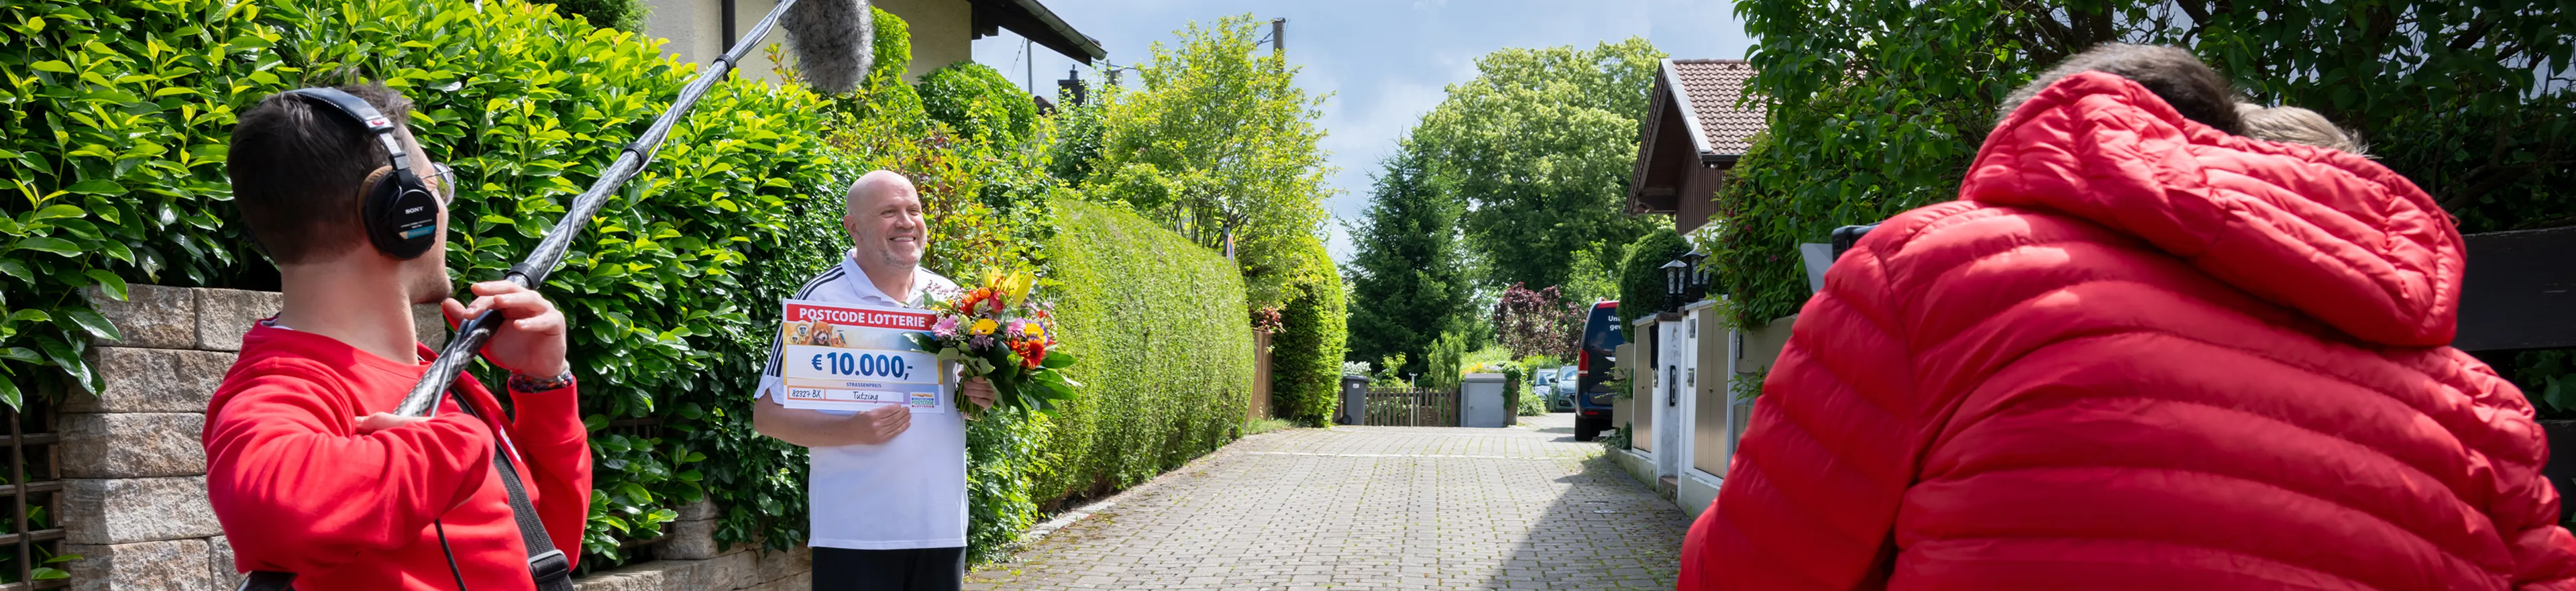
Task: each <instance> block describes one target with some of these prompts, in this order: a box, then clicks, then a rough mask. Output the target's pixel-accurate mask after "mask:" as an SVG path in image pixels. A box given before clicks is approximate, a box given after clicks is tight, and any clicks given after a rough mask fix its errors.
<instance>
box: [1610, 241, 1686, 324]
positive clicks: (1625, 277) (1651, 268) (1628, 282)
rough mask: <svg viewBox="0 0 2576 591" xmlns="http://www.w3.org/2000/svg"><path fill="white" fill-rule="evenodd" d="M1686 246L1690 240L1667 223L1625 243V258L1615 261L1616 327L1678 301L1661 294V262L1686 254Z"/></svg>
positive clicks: (1670, 260) (1662, 279)
mask: <svg viewBox="0 0 2576 591" xmlns="http://www.w3.org/2000/svg"><path fill="white" fill-rule="evenodd" d="M1690 249H1691V246H1690V243H1689V242H1686V241H1683V240H1682V237H1681V235H1680V234H1675V233H1673V229H1672V227H1670V226H1666V227H1659V228H1655V229H1654V230H1651V231H1648V232H1646V235H1645V236H1641V237H1638V238H1637V242H1636V243H1634V244H1630V245H1629V246H1628V258H1627V260H1624V261H1620V262H1619V329H1620V330H1627V329H1628V328H1629V326H1628V321H1631V320H1636V319H1638V318H1640V317H1644V316H1645V315H1647V314H1651V313H1654V312H1657V311H1661V310H1667V309H1671V308H1672V307H1673V306H1675V305H1678V304H1681V303H1682V302H1674V301H1668V300H1671V299H1672V298H1671V297H1670V296H1667V295H1665V293H1664V291H1665V289H1664V287H1665V284H1666V283H1667V281H1666V280H1665V278H1664V264H1665V263H1670V262H1673V259H1677V258H1681V256H1682V255H1684V254H1689V253H1690ZM1628 340H1631V341H1634V340H1636V339H1633V338H1632V339H1628Z"/></svg>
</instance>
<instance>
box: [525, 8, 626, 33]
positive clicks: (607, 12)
mask: <svg viewBox="0 0 2576 591" xmlns="http://www.w3.org/2000/svg"><path fill="white" fill-rule="evenodd" d="M542 3H543V4H553V5H555V8H556V9H558V10H562V11H564V14H565V15H567V16H572V17H575V18H579V19H582V20H584V21H588V22H589V23H590V26H593V27H599V28H602V29H617V30H620V31H626V32H630V33H632V32H638V31H642V30H644V13H646V12H651V9H649V8H646V7H645V6H644V2H643V0H553V1H551V2H542Z"/></svg>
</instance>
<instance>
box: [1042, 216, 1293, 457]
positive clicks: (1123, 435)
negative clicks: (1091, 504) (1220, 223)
mask: <svg viewBox="0 0 2576 591" xmlns="http://www.w3.org/2000/svg"><path fill="white" fill-rule="evenodd" d="M1055 211H1056V216H1057V222H1058V224H1059V228H1058V230H1057V232H1056V233H1055V236H1054V237H1052V238H1050V239H1049V240H1048V241H1047V242H1046V244H1045V249H1046V252H1047V261H1048V279H1050V280H1051V281H1053V282H1054V283H1055V287H1053V288H1051V289H1050V291H1047V292H1046V297H1049V298H1052V301H1053V302H1054V304H1055V306H1056V316H1057V318H1058V319H1059V321H1060V322H1061V325H1062V327H1063V329H1064V335H1065V336H1064V343H1065V347H1066V350H1067V351H1069V352H1072V353H1073V354H1075V355H1077V356H1080V357H1081V359H1082V363H1081V364H1079V365H1075V366H1074V367H1073V368H1072V369H1071V370H1069V371H1071V372H1072V376H1071V377H1073V378H1074V379H1075V380H1077V381H1080V382H1082V383H1083V384H1084V386H1083V388H1082V391H1081V394H1080V395H1079V397H1078V398H1077V399H1075V400H1074V401H1073V402H1072V403H1070V404H1067V405H1066V406H1065V407H1064V408H1063V409H1061V410H1059V411H1057V412H1056V413H1055V414H1054V415H1053V416H1052V417H1049V418H1050V420H1052V421H1053V426H1052V431H1051V432H1050V433H1049V434H1048V436H1047V438H1046V440H1045V442H1044V444H1043V445H1042V446H1040V448H1039V449H1041V450H1042V451H1040V452H1039V453H1041V454H1043V456H1044V460H1043V462H1044V463H1045V465H1046V466H1045V468H1046V469H1045V470H1043V471H1041V472H1039V473H1037V474H1035V475H1034V477H1035V485H1034V488H1033V490H1032V492H1031V495H1030V498H1032V499H1034V500H1036V502H1038V503H1039V504H1040V505H1048V504H1054V503H1056V502H1058V501H1062V500H1065V499H1067V498H1071V497H1089V496H1095V495H1099V494H1102V493H1106V492H1109V491H1112V490H1116V489H1118V488H1122V487H1126V486H1129V485H1133V484H1136V483H1138V482H1143V481H1144V480H1145V479H1146V478H1150V477H1152V476H1154V475H1155V474H1159V473H1162V472H1163V471H1166V470H1170V469H1173V468H1177V467H1180V466H1181V465H1182V464H1183V463H1187V462H1188V461H1189V460H1190V459H1191V458H1195V457H1198V456H1199V455H1201V454H1205V453H1207V452H1208V451H1210V450H1214V449H1216V448H1217V446H1220V445H1223V444H1225V442H1226V441H1228V434H1229V433H1230V432H1231V431H1232V430H1233V429H1234V428H1235V427H1237V426H1239V425H1241V424H1242V423H1243V413H1244V410H1245V408H1246V405H1247V404H1249V403H1250V396H1251V393H1252V327H1251V326H1250V325H1248V324H1247V323H1245V322H1244V312H1243V311H1244V289H1243V278H1242V276H1241V275H1239V274H1238V273H1237V272H1236V270H1235V267H1234V263H1233V262H1232V261H1228V260H1226V259H1225V257H1222V256H1218V255H1217V254H1216V253H1214V252H1210V251H1208V249H1206V248H1203V247H1199V246H1197V245H1196V244H1193V243H1192V242H1190V241H1189V239H1187V238H1184V237H1182V236H1181V235H1180V234H1177V233H1174V232H1172V231H1170V230H1166V229H1163V228H1162V227H1161V225H1159V224H1156V223H1154V222H1151V221H1148V220H1146V219H1144V218H1142V217H1138V216H1137V215H1136V214H1135V213H1134V212H1131V211H1128V210H1126V209H1124V208H1121V207H1118V206H1116V205H1104V204H1099V203H1088V202H1064V203H1058V204H1056V210H1055ZM1334 324H1335V325H1339V321H1338V320H1337V321H1336V322H1335V323H1334ZM1291 326H1292V327H1291V330H1294V328H1293V325H1291ZM1334 361H1335V362H1336V365H1335V366H1334V370H1333V371H1334V373H1335V374H1339V373H1340V366H1339V365H1338V362H1339V359H1335V360H1334Z"/></svg>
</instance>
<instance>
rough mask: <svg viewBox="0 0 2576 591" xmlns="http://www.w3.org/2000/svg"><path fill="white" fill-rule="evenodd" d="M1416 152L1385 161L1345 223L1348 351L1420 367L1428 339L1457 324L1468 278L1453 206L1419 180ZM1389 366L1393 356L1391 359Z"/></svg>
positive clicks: (1465, 301) (1456, 205) (1457, 205)
mask: <svg viewBox="0 0 2576 591" xmlns="http://www.w3.org/2000/svg"><path fill="white" fill-rule="evenodd" d="M1422 160H1423V158H1422V155H1421V153H1420V152H1416V151H1413V150H1403V151H1401V152H1398V153H1397V154H1396V155H1395V156H1394V157H1393V158H1389V159H1387V161H1386V163H1385V165H1386V172H1385V173H1384V174H1381V175H1379V176H1378V178H1377V183H1376V187H1375V188H1374V189H1373V190H1372V191H1371V194H1370V196H1369V207H1368V211H1367V212H1366V213H1365V214H1364V216H1365V217H1362V218H1361V219H1360V221H1359V222H1358V223H1357V224H1353V225H1352V227H1351V228H1350V230H1351V238H1352V243H1353V246H1354V252H1353V253H1352V255H1351V262H1350V266H1349V268H1348V269H1347V270H1346V273H1347V274H1348V275H1349V277H1350V280H1351V288H1352V289H1351V292H1352V293H1351V298H1352V299H1353V300H1354V301H1353V304H1354V305H1353V306H1352V307H1351V314H1350V318H1351V320H1350V349H1351V354H1352V355H1354V356H1356V357H1358V358H1360V359H1404V358H1405V357H1407V356H1410V357H1411V358H1412V359H1413V360H1414V361H1413V364H1412V366H1411V367H1410V368H1408V367H1405V366H1402V365H1397V366H1390V367H1388V368H1387V369H1389V370H1393V371H1396V372H1397V373H1404V372H1407V371H1414V372H1418V371H1421V366H1422V365H1423V361H1424V360H1425V359H1427V357H1426V356H1425V355H1424V352H1425V351H1428V350H1429V347H1430V346H1431V341H1432V339H1435V338H1438V337H1439V335H1441V334H1444V333H1451V332H1458V331H1459V330H1460V329H1461V328H1462V327H1463V322H1462V321H1461V319H1460V317H1461V316H1463V315H1464V314H1465V313H1466V312H1467V310H1468V307H1467V306H1468V299H1467V297H1468V294H1467V288H1468V285H1467V284H1468V281H1469V279H1468V277H1467V273H1466V269H1465V265H1464V264H1463V262H1462V261H1461V259H1462V258H1463V257H1462V256H1461V254H1460V252H1459V249H1460V248H1462V246H1461V245H1460V244H1459V241H1458V215H1459V214H1460V213H1461V211H1460V210H1461V209H1463V208H1462V207H1460V205H1461V204H1460V203H1459V202H1458V201H1457V200H1455V199H1452V198H1450V197H1448V196H1446V195H1442V194H1440V192H1439V191H1438V190H1437V189H1436V188H1434V187H1432V186H1431V185H1430V183H1429V179H1426V178H1424V173H1423V170H1422V165H1423V162H1422ZM1390 362H1391V363H1392V361H1390Z"/></svg>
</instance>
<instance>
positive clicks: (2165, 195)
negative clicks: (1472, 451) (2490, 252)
mask: <svg viewBox="0 0 2576 591" xmlns="http://www.w3.org/2000/svg"><path fill="white" fill-rule="evenodd" d="M1959 198H1960V199H1963V200H1970V201H1975V202H1979V203H1987V204H1995V205H2007V206H2016V207H2031V208H2044V209H2050V210H2055V211H2059V212H2063V213H2066V214H2068V215H2073V216H2076V217H2081V218H2084V219H2086V220H2089V221H2092V222H2094V223H2098V224H2101V225H2104V226H2108V227H2110V228H2113V229H2115V230H2119V231H2121V232H2125V233H2128V234H2131V235H2134V236H2137V237H2138V238H2140V239H2142V240H2144V241H2146V242H2148V243H2150V244H2153V245H2154V246H2155V247H2156V248H2158V249H2161V250H2163V251H2165V252H2167V253H2170V254H2172V255H2174V256H2175V257H2177V258H2180V259H2182V260H2184V261H2187V262H2189V263H2190V264H2191V265H2193V266H2194V267H2197V268H2199V269H2200V270H2201V271H2202V272H2205V273H2208V274H2209V275H2210V276H2212V277H2215V278H2217V279H2218V280H2220V281H2223V282H2226V283H2229V284H2232V285H2234V286H2236V287H2238V288H2239V289H2243V290H2245V291H2246V292H2248V293H2251V294H2253V295H2255V296H2256V297H2260V298H2263V299H2265V300H2269V301H2271V302H2273V303H2276V304H2280V305H2282V306H2286V307H2289V308H2291V309H2294V310H2298V311H2300V312H2301V313H2304V314H2306V315H2308V316H2310V317H2313V318H2315V319H2317V320H2318V321H2321V322H2324V323H2325V324H2327V325H2329V326H2332V327H2334V328H2336V329H2337V330H2341V331H2343V332H2344V333H2346V334H2349V335H2351V336H2353V337H2355V338H2358V339H2360V340H2363V341H2367V342H2372V343H2379V344H2384V345H2393V346H2407V347H2431V346H2441V345H2448V344H2450V342H2451V338H2452V334H2453V333H2454V331H2455V330H2456V328H2457V316H2458V310H2459V299H2460V298H2459V293H2460V277H2461V272H2462V256H2463V255H2462V248H2461V242H2460V233H2459V230H2458V229H2457V228H2455V227H2454V226H2453V224H2452V221H2451V218H2450V216H2449V214H2447V213H2444V212H2443V211H2442V210H2441V208H2440V207H2439V206H2438V205H2436V204H2435V202H2434V201H2433V198H2432V197H2431V196H2429V195H2426V194H2425V193H2424V191H2423V190H2422V189H2419V188H2417V187H2416V186H2415V184H2414V183H2412V182H2409V181H2407V180H2406V178H2405V177H2402V176H2399V175H2398V174H2396V173H2395V172H2393V171H2390V170H2388V168H2387V167H2384V166H2380V165H2379V164H2378V163H2375V162H2371V161H2369V160H2367V159H2363V158H2361V157H2359V156H2354V155H2351V154H2347V153H2344V152H2339V151H2335V150H2329V149H2325V148H2317V147H2311V146H2302V145H2294V144H2280V143H2273V142H2267V141H2262V140H2255V139H2251V138H2245V137H2239V136H2233V135H2228V134H2227V133H2225V132H2221V131H2218V130H2216V129H2213V128H2211V127H2209V126H2206V125H2202V124H2200V123H2199V122H2195V121H2191V120H2189V119H2185V118H2183V117H2182V115H2181V114H2180V113H2178V112H2176V111H2175V110H2174V108H2173V107H2172V106H2171V105H2168V104H2166V103H2165V101H2164V100H2163V99H2161V98H2158V97H2156V95H2155V94H2154V93H2152V92H2149V91H2147V89H2146V88H2145V87H2143V86H2139V85H2138V84H2137V83H2135V82H2131V81H2129V80H2128V79H2126V78H2121V77H2119V76H2115V75H2111V74H2105V73H2102V72H2084V73H2080V74H2076V75H2073V76H2068V77H2066V78H2064V79H2061V80H2058V81H2057V82H2056V83H2054V84H2051V85H2049V87H2048V88H2047V90H2044V91H2041V92H2040V93H2039V95H2038V96H2037V97H2034V98H2032V99H2031V100H2030V102H2028V103H2025V104H2023V105H2022V106H2021V107H2020V108H2019V109H2016V110H2014V111H2013V113H2012V115H2011V116H2009V117H2006V118H2005V119H2004V122H2003V123H2002V124H2001V125H1998V126H1996V128H1995V131H1994V133H1992V134H1990V135H1988V136H1987V137H1986V143H1985V146H1984V147H1983V148H1980V149H1979V150H1978V152H1977V157H1976V160H1975V164H1974V165H1973V166H1971V167H1970V168H1969V170H1968V177H1967V180H1966V182H1964V183H1962V184H1961V186H1960V188H1959Z"/></svg>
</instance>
